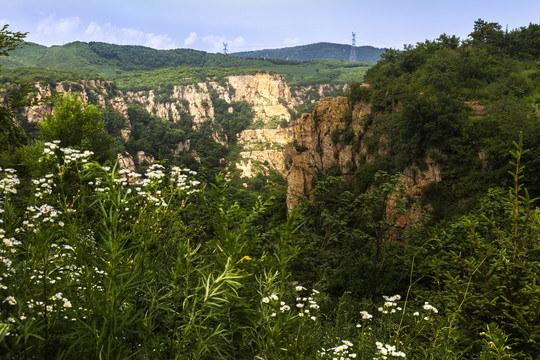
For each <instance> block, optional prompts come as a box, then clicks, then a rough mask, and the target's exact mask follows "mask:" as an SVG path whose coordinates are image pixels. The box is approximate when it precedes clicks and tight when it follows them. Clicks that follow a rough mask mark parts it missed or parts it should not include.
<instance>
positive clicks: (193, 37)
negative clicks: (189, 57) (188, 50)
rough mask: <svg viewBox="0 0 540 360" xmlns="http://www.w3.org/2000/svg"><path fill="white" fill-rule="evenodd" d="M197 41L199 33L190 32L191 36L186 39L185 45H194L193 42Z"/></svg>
mask: <svg viewBox="0 0 540 360" xmlns="http://www.w3.org/2000/svg"><path fill="white" fill-rule="evenodd" d="M195 41H197V33H196V32H190V33H189V36H188V37H187V38H185V39H184V47H188V46H191V45H193V43H194V42H195Z"/></svg>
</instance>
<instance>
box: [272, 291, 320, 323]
mask: <svg viewBox="0 0 540 360" xmlns="http://www.w3.org/2000/svg"><path fill="white" fill-rule="evenodd" d="M295 290H296V291H303V290H307V289H306V288H305V287H303V286H296V287H295ZM318 293H319V292H318V291H317V290H313V293H312V294H311V295H312V296H309V297H297V298H296V308H297V309H298V314H297V316H299V317H304V316H309V318H310V319H311V320H313V321H315V320H317V317H316V316H315V315H313V313H312V312H311V311H314V310H319V305H318V304H317V302H316V301H315V300H314V299H313V295H315V294H318ZM262 302H263V303H264V304H269V305H270V306H272V307H273V308H275V309H276V311H277V309H278V308H279V311H280V312H281V313H285V312H288V311H290V310H291V307H290V306H289V305H287V304H286V303H285V302H284V301H280V299H279V297H278V296H277V295H276V294H272V295H270V296H266V297H263V298H262ZM271 316H272V317H275V316H277V313H275V312H274V313H272V314H271Z"/></svg>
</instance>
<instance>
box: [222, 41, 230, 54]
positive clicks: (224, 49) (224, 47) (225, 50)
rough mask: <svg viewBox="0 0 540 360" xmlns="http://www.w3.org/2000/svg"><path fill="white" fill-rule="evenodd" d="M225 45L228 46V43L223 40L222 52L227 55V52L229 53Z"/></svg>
mask: <svg viewBox="0 0 540 360" xmlns="http://www.w3.org/2000/svg"><path fill="white" fill-rule="evenodd" d="M227 46H229V43H226V42H224V43H223V54H224V55H228V54H229V53H228V50H227Z"/></svg>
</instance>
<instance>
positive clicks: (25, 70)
mask: <svg viewBox="0 0 540 360" xmlns="http://www.w3.org/2000/svg"><path fill="white" fill-rule="evenodd" d="M103 79H104V78H103V77H102V76H101V75H98V74H96V73H84V72H76V71H64V70H51V69H45V68H39V67H17V68H5V69H3V71H2V73H1V75H0V83H1V84H4V83H11V82H15V81H24V82H29V83H44V84H49V85H56V84H57V83H60V82H64V81H67V82H80V81H81V80H103Z"/></svg>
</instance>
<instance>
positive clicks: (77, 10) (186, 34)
mask: <svg viewBox="0 0 540 360" xmlns="http://www.w3.org/2000/svg"><path fill="white" fill-rule="evenodd" d="M478 18H482V19H483V20H485V21H488V22H497V23H499V24H501V25H502V26H503V28H506V26H508V28H509V29H510V30H511V29H514V28H518V27H521V26H527V25H529V23H538V22H539V21H540V1H538V0H513V1H508V0H505V1H499V0H467V1H464V0H453V1H438V0H429V1H428V0H356V1H354V0H333V1H329V0H309V1H307V0H286V1H285V0H267V1H259V0H146V1H143V0H129V1H127V0H108V1H105V0H84V1H81V0H69V1H65V0H12V1H6V3H5V4H3V5H2V6H1V10H0V24H1V25H3V24H9V25H10V30H12V31H23V32H28V36H27V40H29V41H32V42H36V43H39V44H42V45H47V46H51V45H62V44H65V43H68V42H72V41H76V40H80V41H103V42H108V43H115V44H136V45H144V46H150V47H153V48H157V49H172V48H191V49H197V50H204V51H208V52H221V51H222V49H223V45H222V44H223V42H227V43H228V49H229V52H237V51H247V50H257V49H268V48H279V47H289V46H296V45H305V44H312V43H316V42H323V41H324V42H333V43H340V44H350V43H351V33H352V32H353V31H354V32H355V33H356V44H357V45H358V46H360V45H372V46H375V47H391V48H396V49H401V48H402V47H403V45H404V44H415V43H417V42H422V41H424V40H426V39H429V40H432V39H435V38H437V37H438V36H439V35H440V34H442V33H446V34H448V35H456V36H458V37H460V38H461V39H465V38H467V35H468V34H469V33H470V32H471V31H472V29H473V25H474V21H475V20H477V19H478Z"/></svg>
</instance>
